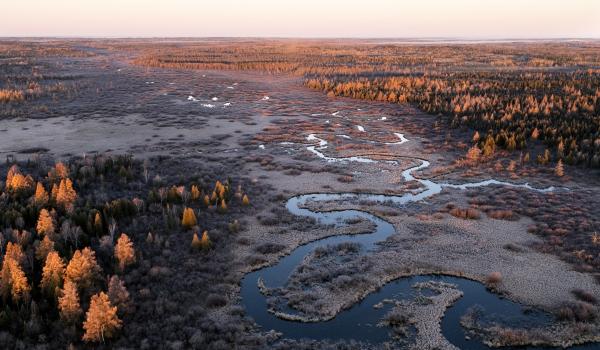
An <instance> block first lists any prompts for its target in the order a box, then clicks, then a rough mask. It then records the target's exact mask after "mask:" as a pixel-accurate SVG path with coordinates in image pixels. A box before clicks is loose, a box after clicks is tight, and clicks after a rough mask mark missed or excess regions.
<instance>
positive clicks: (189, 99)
mask: <svg viewBox="0 0 600 350" xmlns="http://www.w3.org/2000/svg"><path fill="white" fill-rule="evenodd" d="M187 100H188V101H192V102H198V100H197V99H196V98H195V97H194V96H192V95H190V96H188V98H187Z"/></svg>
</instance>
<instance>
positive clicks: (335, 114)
mask: <svg viewBox="0 0 600 350" xmlns="http://www.w3.org/2000/svg"><path fill="white" fill-rule="evenodd" d="M338 114H340V111H337V112H334V113H331V115H332V116H334V117H337V116H338Z"/></svg>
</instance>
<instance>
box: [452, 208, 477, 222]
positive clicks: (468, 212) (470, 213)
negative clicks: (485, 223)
mask: <svg viewBox="0 0 600 350" xmlns="http://www.w3.org/2000/svg"><path fill="white" fill-rule="evenodd" d="M450 215H452V216H454V217H457V218H461V219H472V220H477V219H479V218H481V215H480V213H479V211H478V210H477V209H473V208H466V209H461V208H454V209H451V210H450Z"/></svg>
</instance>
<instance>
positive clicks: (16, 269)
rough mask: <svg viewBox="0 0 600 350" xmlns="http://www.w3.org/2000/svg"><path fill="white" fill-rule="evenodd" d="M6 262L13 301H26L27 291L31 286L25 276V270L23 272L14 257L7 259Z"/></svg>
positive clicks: (27, 298) (27, 297)
mask: <svg viewBox="0 0 600 350" xmlns="http://www.w3.org/2000/svg"><path fill="white" fill-rule="evenodd" d="M7 263H8V264H9V270H10V283H11V295H12V299H13V301H14V302H20V301H24V302H27V301H28V300H29V292H30V291H31V287H30V286H29V283H28V282H27V276H25V272H23V269H22V268H21V265H20V264H19V263H18V262H17V261H15V260H14V259H8V260H7Z"/></svg>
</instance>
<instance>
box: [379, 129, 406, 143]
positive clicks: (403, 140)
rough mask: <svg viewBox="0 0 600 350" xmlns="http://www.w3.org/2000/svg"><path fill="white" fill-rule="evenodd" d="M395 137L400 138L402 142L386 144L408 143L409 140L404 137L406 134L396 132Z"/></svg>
mask: <svg viewBox="0 0 600 350" xmlns="http://www.w3.org/2000/svg"><path fill="white" fill-rule="evenodd" d="M394 135H396V137H397V138H399V139H400V141H398V142H386V143H385V144H386V145H401V144H403V143H406V142H408V139H407V138H406V137H404V134H401V133H398V132H395V133H394Z"/></svg>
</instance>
